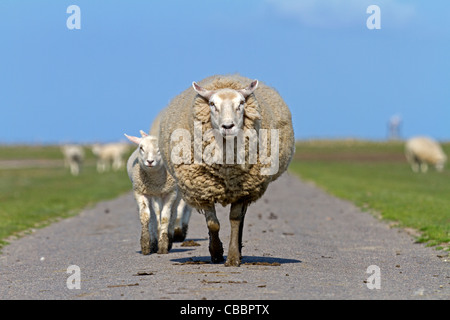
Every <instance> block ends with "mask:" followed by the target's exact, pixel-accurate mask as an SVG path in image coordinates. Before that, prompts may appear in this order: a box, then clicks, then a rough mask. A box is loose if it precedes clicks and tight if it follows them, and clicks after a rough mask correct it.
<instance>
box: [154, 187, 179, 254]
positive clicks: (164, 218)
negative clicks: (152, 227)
mask: <svg viewBox="0 0 450 320" xmlns="http://www.w3.org/2000/svg"><path fill="white" fill-rule="evenodd" d="M176 199H177V194H176V193H175V192H172V193H169V194H168V195H166V196H164V197H163V206H162V209H161V220H160V233H159V241H158V253H162V254H165V253H169V250H170V249H171V248H172V241H173V229H174V228H173V227H174V224H175V219H176V213H174V203H175V202H176Z"/></svg>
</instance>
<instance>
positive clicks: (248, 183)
mask: <svg viewBox="0 0 450 320" xmlns="http://www.w3.org/2000/svg"><path fill="white" fill-rule="evenodd" d="M178 133H180V134H181V135H180V136H177V138H174V135H176V134H178ZM199 134H200V141H198V135H199ZM192 137H193V138H192ZM205 137H206V138H207V139H206V141H205ZM247 138H248V139H247ZM258 138H259V140H258ZM239 141H241V144H240V146H241V149H240V150H238V144H239ZM255 141H256V142H258V141H259V142H260V148H259V154H258V155H255V154H254V152H256V149H255V145H254V143H253V142H255ZM181 142H182V143H181ZM234 142H236V143H234ZM261 142H263V143H262V144H261ZM186 143H187V144H189V148H187V149H186V148H185V147H184V145H185V144H186ZM264 143H265V146H267V145H269V146H271V148H270V152H267V149H265V148H262V146H264ZM180 144H181V145H182V147H181V148H179V147H180ZM225 145H227V147H226V148H225V147H224V146H225ZM229 145H232V146H230V147H229ZM242 146H244V148H243V149H245V150H244V152H243V153H242V152H241V151H242ZM273 146H275V147H278V149H276V148H275V147H274V148H272V147H273ZM159 148H160V150H161V155H162V157H163V159H164V163H165V164H166V166H167V169H168V171H169V172H170V173H171V174H172V175H173V177H174V178H175V179H176V181H177V185H178V188H179V190H180V191H181V193H182V197H183V199H184V200H185V201H186V202H187V203H188V205H191V206H192V207H194V208H196V209H197V210H199V211H200V212H203V213H204V214H205V218H206V224H207V227H208V231H209V237H210V244H209V251H210V254H211V260H212V262H214V263H218V262H222V261H223V260H224V258H223V247H222V242H221V241H220V238H219V230H220V223H219V220H218V219H217V217H216V210H215V204H216V203H220V204H221V205H222V206H226V205H228V204H231V209H230V224H231V236H230V244H229V249H228V256H227V261H226V262H225V266H239V265H240V263H241V249H242V231H243V225H244V217H245V214H246V211H247V207H248V206H249V205H250V204H251V203H252V202H254V201H256V200H258V199H259V198H260V197H261V196H262V195H263V194H264V192H265V191H266V189H267V187H268V185H269V183H270V182H272V181H274V180H275V179H277V178H278V177H279V176H280V175H281V174H282V173H283V172H284V171H286V169H287V166H288V165H289V163H290V161H291V159H292V156H293V154H294V148H295V146H294V131H293V127H292V120H291V113H290V111H289V108H288V107H287V105H286V104H285V103H284V101H283V99H282V98H281V97H280V95H279V94H278V93H277V92H276V91H275V90H274V89H273V88H271V87H269V86H267V85H265V84H262V83H259V82H258V81H257V80H255V81H252V80H250V79H248V78H245V77H241V76H239V75H232V76H212V77H209V78H206V79H204V80H203V81H201V82H200V83H199V84H197V83H195V82H194V83H193V88H189V89H187V90H185V91H184V92H182V93H181V94H179V95H178V96H176V97H175V98H174V99H173V100H172V101H171V102H170V103H169V106H168V107H167V109H166V111H165V112H164V114H163V116H162V118H161V128H160V130H159ZM233 148H234V149H233ZM225 149H226V150H225ZM211 150H214V151H213V152H212V151H211ZM261 150H265V152H262V151H261ZM185 151H186V153H185ZM233 151H234V152H233ZM180 153H183V155H182V156H179V154H180ZM263 153H265V154H264V156H263ZM208 154H210V155H212V158H213V159H214V161H210V160H211V157H210V158H208ZM269 154H270V155H269ZM175 158H177V159H175ZM181 158H183V161H182V162H180V161H179V159H181ZM224 159H225V160H226V161H225V162H224V161H223V160H224ZM235 159H236V160H235ZM268 159H270V160H269V161H268ZM203 160H204V161H203ZM231 160H233V161H231ZM238 160H240V161H238ZM242 160H245V161H242ZM205 162H206V163H205ZM230 162H232V163H230ZM272 169H274V170H272Z"/></svg>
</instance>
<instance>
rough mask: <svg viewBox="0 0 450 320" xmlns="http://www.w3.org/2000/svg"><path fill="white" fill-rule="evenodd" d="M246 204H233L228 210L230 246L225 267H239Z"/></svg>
mask: <svg viewBox="0 0 450 320" xmlns="http://www.w3.org/2000/svg"><path fill="white" fill-rule="evenodd" d="M247 206H248V205H247V204H246V203H244V202H238V203H233V204H232V205H231V210H230V225H231V235H230V246H229V248H228V256H227V261H226V262H225V266H227V267H230V266H233V267H239V266H240V264H241V257H242V256H241V252H242V231H243V229H244V217H245V213H246V212H247Z"/></svg>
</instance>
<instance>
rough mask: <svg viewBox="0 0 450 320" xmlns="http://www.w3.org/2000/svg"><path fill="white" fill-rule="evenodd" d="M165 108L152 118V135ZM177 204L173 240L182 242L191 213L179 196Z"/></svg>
mask: <svg viewBox="0 0 450 320" xmlns="http://www.w3.org/2000/svg"><path fill="white" fill-rule="evenodd" d="M164 111H165V110H162V111H161V112H160V113H159V114H158V115H157V116H156V118H155V119H154V120H153V123H152V125H151V126H150V130H149V133H150V135H152V136H158V134H159V127H160V124H161V118H162V115H163V113H164ZM179 198H180V199H179V201H178V204H177V205H176V211H177V218H176V220H175V227H174V238H173V241H174V242H182V241H184V240H185V239H186V235H187V231H188V225H189V220H190V218H191V214H192V207H191V206H189V205H188V204H187V203H186V201H184V200H183V198H181V196H180V197H179Z"/></svg>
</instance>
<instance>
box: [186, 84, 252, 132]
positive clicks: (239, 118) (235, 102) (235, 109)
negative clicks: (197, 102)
mask: <svg viewBox="0 0 450 320" xmlns="http://www.w3.org/2000/svg"><path fill="white" fill-rule="evenodd" d="M192 87H193V88H194V90H195V91H196V92H197V93H198V94H199V95H200V96H201V97H203V98H204V99H206V100H207V101H208V103H209V106H210V108H211V125H212V127H213V129H217V130H219V132H220V134H221V135H222V136H223V137H227V136H229V137H234V136H236V135H237V134H238V132H239V130H242V129H243V125H244V112H245V103H246V100H247V97H248V96H249V95H250V94H252V93H253V91H255V89H256V88H257V87H258V80H254V81H253V82H252V83H250V85H248V86H247V87H246V88H244V89H240V90H234V89H229V88H225V89H218V90H207V89H205V88H202V87H200V86H199V85H198V84H197V83H196V82H193V83H192Z"/></svg>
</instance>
